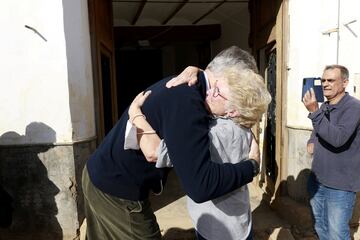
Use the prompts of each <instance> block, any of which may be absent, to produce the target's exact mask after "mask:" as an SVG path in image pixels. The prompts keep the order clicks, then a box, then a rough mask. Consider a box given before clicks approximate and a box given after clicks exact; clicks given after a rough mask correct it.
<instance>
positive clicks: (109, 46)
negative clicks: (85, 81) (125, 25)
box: [88, 0, 118, 143]
mask: <svg viewBox="0 0 360 240" xmlns="http://www.w3.org/2000/svg"><path fill="white" fill-rule="evenodd" d="M88 7H89V22H90V26H89V27H90V37H91V52H92V64H93V79H94V97H95V118H96V119H95V120H96V132H97V137H98V139H97V140H98V143H99V142H100V141H101V140H102V139H103V138H104V136H105V135H106V134H107V133H108V132H109V131H110V129H111V128H112V126H113V125H114V124H115V122H116V121H117V119H118V113H117V101H116V99H117V97H116V94H117V92H116V80H115V79H116V78H115V54H114V37H113V17H112V1H111V0H88Z"/></svg>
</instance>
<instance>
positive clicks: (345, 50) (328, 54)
mask: <svg viewBox="0 0 360 240" xmlns="http://www.w3.org/2000/svg"><path fill="white" fill-rule="evenodd" d="M339 3H340V5H339ZM359 7H360V2H359V1H356V0H346V1H344V0H340V1H339V0H319V1H311V0H290V1H289V18H288V21H289V22H288V23H289V36H288V46H289V48H288V49H287V52H288V56H287V68H288V74H287V94H286V119H287V122H286V128H287V129H286V132H287V133H288V135H287V137H288V139H287V140H288V150H287V151H286V152H287V153H288V154H287V156H285V158H287V161H288V162H287V165H288V166H287V171H288V172H287V175H288V178H287V181H286V182H287V188H286V189H287V192H288V194H289V196H290V197H291V198H292V199H294V200H296V201H298V202H301V203H307V193H306V180H307V175H308V173H309V168H310V167H311V161H312V158H311V156H309V155H308V154H307V153H306V142H307V140H308V138H309V136H310V133H311V130H312V126H311V122H310V120H309V119H308V118H307V114H308V112H307V110H306V109H305V107H304V106H303V104H302V102H301V88H302V79H303V78H304V77H318V76H319V77H321V75H322V71H323V68H324V66H325V65H329V64H336V63H338V64H342V65H345V66H346V67H348V69H349V71H350V83H349V86H348V87H347V91H348V92H349V93H350V94H351V95H357V96H360V94H359V91H360V86H357V90H358V92H356V91H354V85H356V84H354V83H355V81H356V80H359V79H360V78H359V77H360V74H359V72H360V62H359V61H358V56H359V54H360V38H359V36H360V17H359V14H358V11H357V9H359ZM348 23H350V24H348ZM347 24H348V25H347ZM346 25H347V26H348V27H346ZM349 28H350V29H349ZM338 34H339V35H338ZM358 84H359V83H358ZM359 202H360V201H359V198H358V201H357V205H356V207H355V211H354V215H353V220H352V223H354V224H355V225H354V226H356V227H355V228H354V229H355V230H356V229H357V226H358V223H359V218H360V217H359V216H360V208H359V206H360V203H359ZM299 220H301V218H299ZM355 239H357V238H356V237H355Z"/></svg>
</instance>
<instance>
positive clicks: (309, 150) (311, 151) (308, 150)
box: [306, 143, 314, 155]
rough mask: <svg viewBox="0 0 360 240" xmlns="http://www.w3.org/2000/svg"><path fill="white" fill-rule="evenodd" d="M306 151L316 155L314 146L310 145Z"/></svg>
mask: <svg viewBox="0 0 360 240" xmlns="http://www.w3.org/2000/svg"><path fill="white" fill-rule="evenodd" d="M306 150H307V152H308V153H309V154H311V155H313V154H314V144H313V143H308V144H307V146H306Z"/></svg>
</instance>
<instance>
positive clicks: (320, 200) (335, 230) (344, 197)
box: [308, 176, 356, 240]
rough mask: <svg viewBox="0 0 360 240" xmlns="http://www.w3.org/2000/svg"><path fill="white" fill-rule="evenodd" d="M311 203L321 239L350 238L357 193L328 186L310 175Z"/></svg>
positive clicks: (316, 228) (340, 239) (341, 239)
mask: <svg viewBox="0 0 360 240" xmlns="http://www.w3.org/2000/svg"><path fill="white" fill-rule="evenodd" d="M308 191H309V195H310V205H311V209H312V213H313V215H314V220H315V230H316V233H317V235H318V237H319V239H320V240H349V239H351V237H350V227H349V221H350V220H351V216H352V211H353V208H354V204H355V198H356V193H355V192H349V191H342V190H338V189H333V188H329V187H326V186H324V185H322V184H321V183H319V182H318V181H316V179H315V177H314V176H310V178H309V182H308Z"/></svg>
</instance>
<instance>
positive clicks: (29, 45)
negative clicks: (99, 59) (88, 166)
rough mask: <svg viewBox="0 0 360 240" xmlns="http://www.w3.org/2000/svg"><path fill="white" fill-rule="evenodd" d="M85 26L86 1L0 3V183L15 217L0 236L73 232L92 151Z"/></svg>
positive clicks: (58, 235) (80, 215)
mask: <svg viewBox="0 0 360 240" xmlns="http://www.w3.org/2000/svg"><path fill="white" fill-rule="evenodd" d="M25 25H26V26H28V27H26V26H25ZM88 25H89V24H88V9H87V0H81V1H70V0H63V1H46V0H34V1H27V0H18V1H5V2H3V3H2V6H1V8H0V27H1V29H2V31H3V33H4V34H2V37H1V44H0V52H1V57H0V64H1V68H0V79H1V80H0V82H1V85H2V86H1V88H0V89H1V90H0V112H1V113H2V117H1V119H0V184H1V185H2V186H3V187H4V188H5V189H6V191H8V192H9V193H10V195H11V196H12V197H13V200H14V202H13V207H14V215H13V216H14V219H13V223H12V225H11V226H10V227H9V228H8V229H2V230H1V231H0V238H1V239H14V240H16V239H36V240H38V239H74V238H75V237H77V234H78V228H79V224H80V223H81V220H82V219H83V212H82V211H83V208H82V198H81V195H79V194H81V190H80V187H79V184H80V176H81V170H82V167H83V166H84V163H85V161H86V159H87V158H88V157H89V155H90V154H91V153H92V152H93V151H94V149H95V124H94V121H95V120H94V103H93V101H94V97H93V85H92V70H91V51H90V38H89V26H88ZM30 28H32V29H30Z"/></svg>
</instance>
